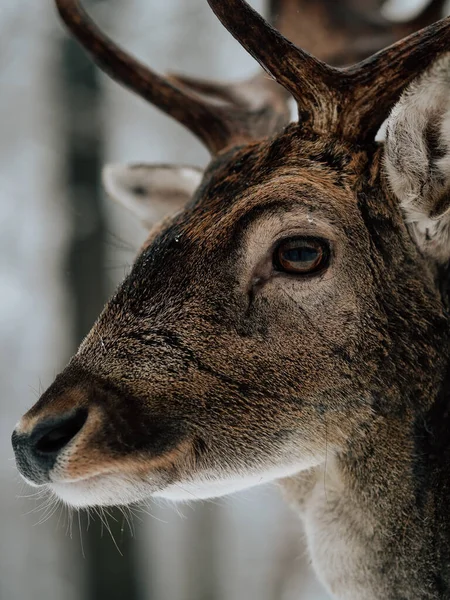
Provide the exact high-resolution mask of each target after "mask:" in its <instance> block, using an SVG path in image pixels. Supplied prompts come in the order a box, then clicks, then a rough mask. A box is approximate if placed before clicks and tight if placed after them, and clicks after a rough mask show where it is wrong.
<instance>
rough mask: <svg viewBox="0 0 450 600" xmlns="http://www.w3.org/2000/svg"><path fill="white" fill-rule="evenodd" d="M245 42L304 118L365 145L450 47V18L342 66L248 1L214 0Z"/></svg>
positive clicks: (222, 17)
mask: <svg viewBox="0 0 450 600" xmlns="http://www.w3.org/2000/svg"><path fill="white" fill-rule="evenodd" d="M208 3H209V5H210V6H211V8H212V9H213V11H214V12H215V14H216V15H217V16H218V18H219V19H220V20H221V22H222V23H223V25H224V26H225V27H226V28H227V29H228V30H229V31H230V33H231V34H232V35H233V36H234V37H235V38H236V39H237V40H238V41H239V43H240V44H241V45H242V46H243V47H244V48H245V49H246V50H247V51H248V52H249V53H250V54H251V55H252V56H253V57H254V58H255V59H256V60H257V61H258V62H259V63H260V65H261V66H262V67H263V68H264V69H266V70H267V71H268V72H269V73H270V74H271V75H272V76H273V77H274V79H275V80H276V81H277V82H278V83H279V84H281V85H282V86H283V87H284V88H285V89H286V90H288V91H289V92H290V93H291V94H292V95H293V96H294V98H295V99H296V101H297V104H298V108H299V115H300V120H301V121H308V122H309V124H310V126H311V128H313V129H314V130H316V131H318V132H329V133H334V134H336V135H341V136H343V137H345V138H347V139H349V140H352V141H356V142H359V143H362V142H364V141H369V140H371V139H373V138H374V137H375V135H376V133H377V131H378V129H379V127H380V126H381V124H382V122H383V121H384V119H385V118H386V116H387V114H388V112H389V110H390V108H391V107H392V105H393V104H394V103H395V102H396V100H397V99H398V98H399V96H400V94H401V92H402V91H403V90H404V88H405V87H406V86H407V85H408V84H409V83H410V81H411V80H412V79H414V78H415V77H416V76H417V75H418V74H419V73H420V72H422V71H423V70H424V69H426V68H427V67H428V66H429V65H430V64H431V63H432V62H433V61H434V60H435V59H436V58H437V57H438V55H440V54H442V53H444V52H445V51H450V17H449V18H447V19H442V20H441V21H439V22H437V23H434V24H433V25H430V26H429V27H426V28H425V29H422V30H421V31H419V32H417V33H415V34H412V35H410V36H409V37H407V38H405V39H403V40H401V41H400V42H397V43H396V44H394V45H392V46H389V47H388V48H386V49H385V50H382V51H381V52H378V53H377V54H375V55H373V56H372V57H370V58H368V59H366V60H364V61H362V62H360V63H359V64H357V65H355V66H353V67H350V68H345V69H337V68H334V67H331V66H329V65H327V64H326V63H324V62H322V61H320V60H318V59H316V58H314V57H313V56H311V55H310V54H308V53H307V52H305V51H304V50H301V49H300V48H297V47H296V46H294V45H293V44H292V43H291V42H289V41H288V40H287V39H286V38H284V37H283V36H282V35H281V34H280V33H278V31H276V30H275V29H273V28H272V27H271V26H270V25H269V24H268V23H267V22H266V21H265V20H264V19H263V18H262V17H261V16H260V15H259V14H258V13H257V12H256V11H254V10H253V9H252V8H251V7H250V6H249V5H248V4H247V3H246V2H245V0H227V1H226V2H224V1H223V0H208Z"/></svg>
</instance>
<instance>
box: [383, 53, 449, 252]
mask: <svg viewBox="0 0 450 600" xmlns="http://www.w3.org/2000/svg"><path fill="white" fill-rule="evenodd" d="M385 149H386V152H385V165H386V170H387V175H388V179H389V183H390V185H391V187H392V190H393V191H394V193H395V194H396V196H397V197H398V198H399V200H400V202H401V205H402V208H403V210H404V214H405V218H406V220H407V221H408V223H409V224H410V226H411V230H412V232H413V234H414V236H415V238H416V241H417V243H418V245H419V247H420V248H421V250H422V251H424V252H425V253H426V254H428V255H429V256H431V257H433V258H435V259H436V260H438V261H446V260H448V259H449V258H450V56H449V55H447V56H446V57H445V58H444V59H441V60H439V61H437V62H436V63H435V64H434V66H433V67H432V68H431V69H430V70H429V71H427V72H426V73H425V74H424V75H422V76H421V77H419V78H418V79H417V80H416V81H414V82H413V84H412V85H411V86H410V87H409V88H408V89H407V90H406V92H405V93H404V94H403V96H402V97H401V98H400V100H399V101H398V103H397V104H396V106H395V107H394V109H393V110H392V113H391V115H390V117H389V118H388V121H387V129H386V142H385Z"/></svg>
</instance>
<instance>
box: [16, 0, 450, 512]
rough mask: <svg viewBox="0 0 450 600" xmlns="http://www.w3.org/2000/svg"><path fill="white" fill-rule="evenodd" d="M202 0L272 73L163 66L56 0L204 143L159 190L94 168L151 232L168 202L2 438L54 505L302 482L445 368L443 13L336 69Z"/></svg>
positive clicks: (416, 404) (449, 125) (240, 7)
mask: <svg viewBox="0 0 450 600" xmlns="http://www.w3.org/2000/svg"><path fill="white" fill-rule="evenodd" d="M208 2H209V4H210V6H211V7H212V9H213V10H214V12H215V13H216V14H217V16H218V17H219V19H220V20H221V21H222V23H223V24H224V25H225V27H226V28H227V29H228V30H229V31H230V32H231V33H232V34H233V35H234V36H235V37H236V38H237V39H238V40H239V42H240V43H241V44H242V45H243V46H244V47H245V48H246V49H247V50H248V52H250V53H251V54H252V56H254V58H255V59H256V60H257V61H258V62H259V63H260V65H261V66H262V67H263V68H264V69H265V71H267V73H268V74H269V75H270V76H271V77H272V78H273V80H274V81H275V82H277V83H278V84H279V85H278V86H277V85H276V83H274V81H272V80H270V79H269V78H268V77H257V78H255V79H254V80H252V81H251V82H249V83H247V84H246V85H245V86H243V87H233V86H230V87H223V86H220V85H218V84H209V83H206V82H201V81H197V80H192V79H187V78H182V77H179V76H171V77H166V78H162V77H160V76H158V75H157V74H155V73H153V72H152V71H150V70H149V69H148V68H146V67H144V66H143V65H141V64H139V63H137V62H136V61H135V60H134V59H132V58H131V57H129V56H128V55H127V54H125V53H124V52H123V51H122V50H120V49H119V48H117V47H116V46H115V45H114V44H113V43H112V42H111V41H110V40H108V39H107V38H106V37H105V36H104V35H103V34H102V33H101V32H100V31H98V30H97V29H96V27H95V26H94V25H93V24H92V22H91V21H90V20H89V19H88V17H87V16H86V15H85V14H84V13H83V12H82V10H81V8H80V7H79V5H78V3H77V2H76V0H57V5H58V8H59V11H60V13H61V15H62V17H63V19H64V20H65V21H66V23H67V24H68V25H69V27H70V28H71V30H72V31H73V33H74V34H75V35H76V36H77V37H78V39H79V40H80V41H81V43H82V44H83V45H84V46H85V48H86V49H87V50H88V51H89V52H90V53H91V54H92V56H93V58H94V60H96V61H97V62H98V63H99V65H100V66H101V67H102V68H103V69H104V70H105V71H107V72H108V73H109V74H110V75H111V76H112V77H114V78H115V79H117V80H119V81H120V82H122V83H123V84H125V85H127V86H129V87H130V88H132V89H133V90H134V91H136V92H138V93H139V94H141V95H142V96H144V97H145V98H146V99H147V100H149V101H150V102H152V103H153V104H155V105H156V106H158V107H159V108H161V109H162V110H163V111H165V112H166V113H167V114H169V115H172V116H173V117H174V118H175V119H177V120H178V121H179V122H180V123H182V124H184V125H185V126H186V127H188V128H189V129H190V130H191V131H192V132H193V133H194V134H195V135H196V136H197V137H199V138H200V139H201V140H202V141H203V142H204V143H205V145H206V146H207V147H208V148H209V150H210V151H211V154H212V160H211V162H210V164H209V166H208V168H207V169H206V171H205V172H204V173H203V174H202V173H199V171H198V170H195V169H191V168H189V167H184V168H180V169H178V170H177V171H176V172H174V173H173V174H172V176H171V180H170V181H171V188H170V189H168V188H167V186H166V185H165V184H164V181H165V179H164V178H165V177H166V176H167V173H168V167H164V166H160V167H157V168H151V167H146V166H144V165H140V166H135V167H109V168H108V169H107V170H106V171H105V176H104V179H105V183H106V187H107V188H108V190H109V191H110V193H111V194H112V195H113V196H116V197H118V198H119V199H122V200H123V201H124V202H125V203H127V204H129V205H131V206H133V207H135V208H136V209H137V210H138V211H139V213H140V215H141V217H142V219H143V220H144V221H145V222H146V223H147V224H149V225H150V224H153V221H154V210H153V208H152V207H151V206H150V205H149V202H148V201H149V199H150V198H152V197H153V196H154V195H155V194H156V195H157V196H158V198H160V199H161V200H163V201H164V202H166V201H167V202H169V201H170V202H172V205H173V206H176V207H177V209H179V210H178V211H177V212H175V214H172V215H171V216H169V217H167V218H166V219H165V220H164V221H163V222H162V223H160V224H159V225H156V226H154V227H152V229H151V231H150V233H149V237H148V239H147V241H146V243H145V245H144V247H143V248H142V250H141V252H140V254H139V256H138V257H137V259H136V261H135V263H134V266H133V268H132V271H131V273H130V275H129V276H128V277H127V278H126V279H125V281H124V282H123V283H122V285H121V286H120V287H119V289H118V290H117V292H116V293H115V295H114V296H113V298H112V299H111V300H110V301H109V303H108V304H107V305H106V307H105V309H104V311H103V312H102V314H101V315H100V316H99V318H98V320H97V322H96V323H95V325H94V327H93V328H92V330H91V332H90V333H89V335H88V336H87V337H86V339H85V340H84V341H83V342H82V344H81V346H80V348H79V350H78V352H77V354H76V355H75V356H74V357H73V358H72V360H71V361H70V363H69V365H68V366H67V367H66V368H65V369H64V371H63V372H62V373H61V374H60V375H58V377H57V378H56V380H55V382H54V383H53V384H52V385H51V386H50V388H49V389H48V390H47V391H46V392H45V393H44V394H43V395H42V397H41V398H40V400H39V401H38V402H37V403H36V404H35V405H34V406H33V407H32V408H31V410H29V411H28V412H27V413H26V415H25V416H24V417H23V418H22V419H21V421H20V422H19V424H18V426H17V428H16V430H15V432H14V434H13V445H14V448H15V452H16V457H17V464H18V467H19V470H20V472H21V473H22V474H23V476H24V477H25V478H26V479H27V480H28V481H29V482H31V483H34V484H37V485H48V486H50V488H51V489H52V490H53V491H54V492H55V493H56V494H57V495H58V496H59V497H60V498H62V499H63V500H65V501H66V502H67V503H69V504H71V505H75V506H83V505H94V504H120V503H128V502H133V501H136V500H139V499H141V498H143V497H148V496H151V495H154V496H163V497H166V498H173V499H186V500H191V499H192V498H193V497H208V496H214V495H219V494H222V493H227V492H230V491H233V490H236V489H240V488H243V487H247V486H249V485H253V484H255V483H260V482H261V481H268V480H275V479H278V478H281V477H285V476H288V475H291V474H293V473H297V472H299V471H301V470H304V469H308V468H310V467H312V466H314V465H319V464H321V463H323V461H324V460H325V457H326V453H327V452H328V453H330V452H334V453H340V454H345V453H346V452H349V451H350V450H349V449H350V447H351V446H352V444H353V446H352V448H353V451H354V444H355V443H356V442H355V439H357V438H358V439H359V438H360V437H361V431H363V432H364V431H366V432H367V431H368V430H369V428H370V426H371V423H373V422H375V421H377V422H378V423H379V422H380V421H381V422H385V421H388V420H389V419H390V418H395V419H403V420H404V422H405V423H410V422H411V421H412V420H413V419H414V418H415V417H416V416H417V412H418V411H419V412H420V411H426V410H427V409H428V408H429V407H430V403H432V402H433V399H434V395H435V392H436V390H437V389H438V387H439V385H440V383H441V381H442V378H443V373H444V369H445V366H446V365H445V357H444V356H443V354H442V347H443V344H447V343H448V341H447V340H448V317H447V314H446V312H445V302H446V298H444V296H443V292H442V270H443V265H445V264H446V262H447V261H448V258H449V254H450V244H449V239H448V228H449V211H448V194H447V187H448V185H449V183H450V169H449V167H450V165H449V156H450V120H449V119H450V105H449V100H448V92H449V89H450V59H449V58H447V56H445V55H444V53H445V52H446V50H447V49H448V47H449V44H450V20H449V19H444V20H442V21H440V22H438V23H436V24H434V25H432V26H430V27H428V28H426V29H424V30H422V31H420V32H419V33H417V34H413V35H411V36H410V37H408V38H406V39H404V40H402V41H401V42H399V43H397V44H395V45H393V46H391V47H388V48H387V49H385V50H383V51H381V52H379V53H378V54H375V55H374V56H372V57H370V58H369V59H366V60H364V61H363V62H361V63H359V64H357V65H356V66H353V67H349V68H342V69H337V68H333V67H330V66H328V65H327V64H325V63H324V62H321V61H320V60H318V59H316V58H314V57H313V56H311V55H309V54H307V53H306V52H305V51H303V50H301V49H299V48H297V47H296V46H294V45H293V44H292V43H290V42H289V41H288V40H287V39H285V38H284V37H283V36H282V35H281V34H279V33H278V32H277V31H276V30H274V29H273V28H271V27H270V26H269V25H268V24H267V23H266V22H265V21H264V20H263V19H262V18H261V17H260V16H259V15H258V14H257V13H256V12H255V11H254V10H253V9H251V8H250V7H249V6H248V5H247V3H246V2H245V1H244V0H227V2H223V1H221V0H208ZM436 61H437V62H436ZM427 69H428V70H427ZM290 96H292V97H293V98H294V99H295V101H296V103H297V105H298V113H299V120H298V122H296V123H291V124H288V121H289V118H288V114H289V113H288V106H287V99H288V98H289V97H290ZM391 111H392V112H391ZM390 112H391V116H390V118H389V127H388V137H387V141H386V143H385V144H378V143H376V142H375V141H374V139H375V135H376V133H377V131H378V129H379V127H380V125H381V124H382V122H383V121H384V120H385V119H386V117H388V115H389V114H390ZM160 204H161V203H160ZM446 347H447V346H446ZM417 365H420V366H421V368H420V369H418V368H417ZM355 432H359V433H358V436H355Z"/></svg>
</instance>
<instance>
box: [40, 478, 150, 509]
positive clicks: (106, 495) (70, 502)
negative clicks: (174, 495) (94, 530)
mask: <svg viewBox="0 0 450 600" xmlns="http://www.w3.org/2000/svg"><path fill="white" fill-rule="evenodd" d="M150 487H151V485H150V484H149V483H147V482H145V481H142V480H138V479H137V478H136V479H135V478H133V477H129V476H125V475H121V474H120V473H107V474H102V475H94V476H92V477H89V478H87V479H82V480H79V481H64V482H57V483H51V484H48V489H49V490H50V491H51V492H52V493H53V494H54V495H55V496H56V497H57V498H59V500H62V502H63V503H64V504H66V505H67V506H70V507H73V508H89V507H92V506H119V505H127V504H133V503H136V502H139V501H140V500H144V499H146V498H147V499H148V497H149V488H150Z"/></svg>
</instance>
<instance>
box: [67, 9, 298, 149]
mask: <svg viewBox="0 0 450 600" xmlns="http://www.w3.org/2000/svg"><path fill="white" fill-rule="evenodd" d="M56 6H57V8H58V11H59V14H60V15H61V17H62V19H63V20H64V22H65V23H66V25H67V26H68V28H69V29H70V30H71V31H72V33H73V34H74V35H75V37H76V38H77V39H78V41H79V42H80V43H81V44H82V45H83V47H84V48H85V49H86V50H87V51H88V52H89V53H90V55H91V56H92V58H93V60H94V61H95V62H96V63H97V64H98V66H99V67H100V68H101V69H102V70H103V71H105V72H106V73H107V74H108V75H110V76H111V77H112V78H113V79H115V80H116V81H118V82H119V83H121V84H123V85H125V86H126V87H128V88H129V89H130V90H132V91H134V92H136V93H137V94H139V95H140V96H142V97H143V98H144V99H145V100H147V101H149V102H151V103H152V104H154V105H155V106H157V107H158V108H160V109H161V110H162V111H163V112H165V113H166V114H168V115H170V116H171V117H173V118H174V119H176V120H177V121H178V122H179V123H181V124H182V125H184V126H185V127H187V128H188V129H189V130H190V131H191V132H192V133H194V135H196V136H197V137H198V138H199V139H200V140H201V141H202V142H203V143H204V144H205V145H206V147H207V148H208V149H209V150H210V151H211V152H212V153H213V154H217V153H218V152H220V151H221V150H224V149H225V148H227V147H229V146H232V145H236V144H239V143H243V142H245V141H249V140H252V139H255V138H256V139H257V138H259V137H264V136H266V135H271V134H272V133H275V132H276V131H278V130H279V129H280V128H282V127H283V126H284V125H285V124H286V123H288V122H289V112H290V111H289V107H288V96H287V94H286V93H285V92H284V90H281V89H280V88H279V86H277V85H276V84H274V82H273V81H270V80H268V79H267V77H265V78H264V79H263V78H262V77H255V78H254V79H252V80H250V81H249V82H245V84H244V85H243V86H240V85H234V86H233V85H231V86H223V85H220V84H214V83H209V84H206V83H205V82H202V81H200V80H195V79H187V78H182V77H177V76H171V77H162V76H160V75H158V74H157V73H155V72H154V71H152V70H151V69H149V68H148V67H146V66H144V65H143V64H142V63H140V62H139V61H137V60H136V59H135V58H134V57H132V56H131V55H129V54H128V53H126V52H125V51H124V50H122V49H121V48H119V47H118V46H117V45H116V44H115V43H114V42H113V41H112V40H110V39H109V38H108V37H107V36H106V35H104V34H103V33H102V32H101V31H100V30H99V29H98V27H97V26H96V25H95V24H94V23H93V21H92V20H91V19H90V17H89V16H88V15H87V14H86V12H85V11H84V10H83V8H82V7H81V6H80V4H79V2H78V1H77V0H56ZM241 88H242V89H241ZM253 91H254V93H253Z"/></svg>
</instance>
